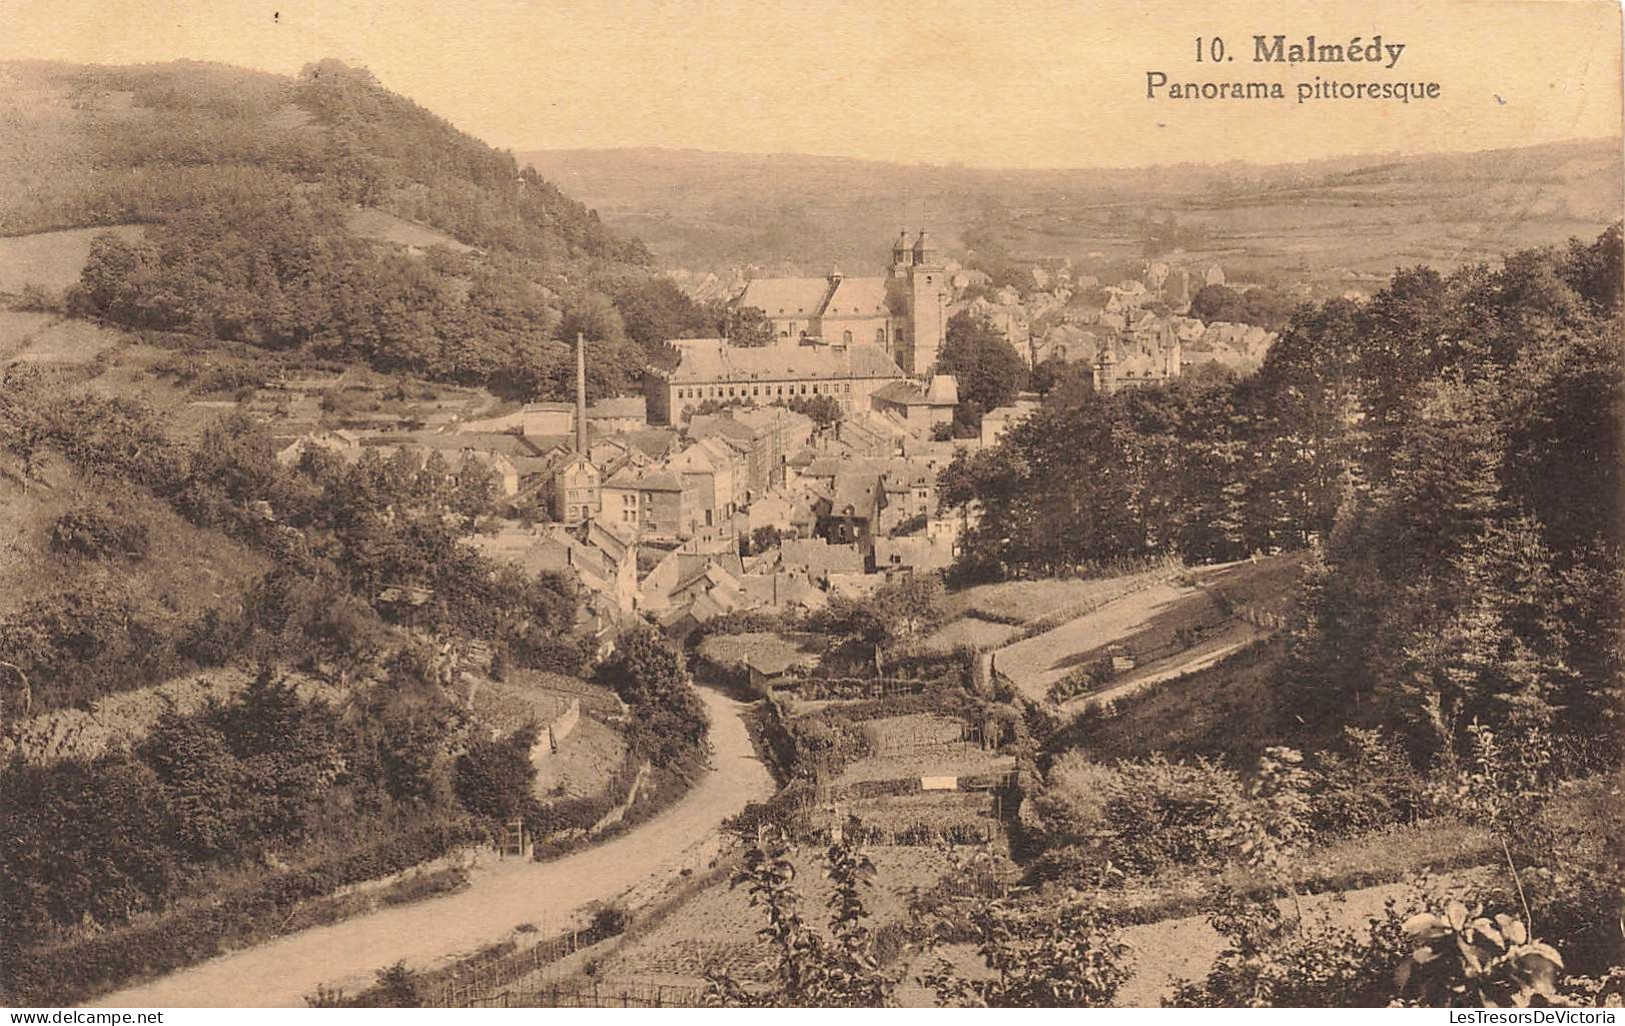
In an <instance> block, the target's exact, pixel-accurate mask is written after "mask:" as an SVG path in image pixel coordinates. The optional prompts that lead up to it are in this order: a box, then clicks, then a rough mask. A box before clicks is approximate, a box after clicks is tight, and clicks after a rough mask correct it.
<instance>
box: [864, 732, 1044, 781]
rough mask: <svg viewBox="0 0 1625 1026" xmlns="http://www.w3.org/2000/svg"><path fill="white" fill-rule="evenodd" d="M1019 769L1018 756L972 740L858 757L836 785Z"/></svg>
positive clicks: (964, 775) (973, 774) (957, 775)
mask: <svg viewBox="0 0 1625 1026" xmlns="http://www.w3.org/2000/svg"><path fill="white" fill-rule="evenodd" d="M1015 768H1016V757H1015V756H1013V755H1000V754H999V753H998V752H993V751H987V750H986V749H984V748H982V746H981V745H978V744H972V743H969V742H958V743H955V744H947V745H937V746H935V747H930V748H916V749H913V750H911V751H906V752H897V753H895V754H892V755H884V756H873V757H870V758H867V759H858V760H856V761H855V762H852V763H850V764H848V765H847V767H846V768H845V769H844V770H842V771H841V775H840V776H839V777H838V778H836V780H835V783H836V786H843V785H850V784H858V783H862V782H865V781H870V780H909V779H914V778H918V777H970V776H981V775H984V774H992V773H1005V772H1008V771H1010V770H1013V769H1015Z"/></svg>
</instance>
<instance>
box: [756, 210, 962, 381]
mask: <svg viewBox="0 0 1625 1026" xmlns="http://www.w3.org/2000/svg"><path fill="white" fill-rule="evenodd" d="M951 293H952V286H951V284H950V281H949V277H948V274H947V270H946V267H945V266H944V264H943V260H942V254H941V252H940V251H939V250H938V249H937V248H936V246H935V244H934V243H932V241H931V239H930V237H929V236H928V235H927V233H925V232H923V231H922V232H920V234H919V237H918V238H917V239H915V240H914V241H913V242H910V241H909V238H908V233H907V232H904V233H902V234H901V235H900V236H899V238H898V239H897V241H896V243H894V244H893V246H892V266H891V272H890V273H889V274H887V275H882V276H875V277H860V278H848V277H846V276H845V275H843V274H842V273H841V272H840V270H839V269H838V268H837V269H834V270H831V271H830V273H829V274H828V275H827V276H826V277H823V278H757V279H754V280H752V281H751V282H750V283H749V284H747V285H746V286H745V291H744V294H743V295H741V296H740V297H739V305H740V306H742V307H754V308H756V309H758V310H760V311H762V313H763V314H765V315H766V316H767V319H768V321H769V322H771V323H772V325H773V332H774V334H775V335H777V336H778V337H779V339H780V340H782V341H787V342H794V341H797V340H799V339H802V338H822V339H823V340H824V341H826V342H828V343H830V344H832V345H847V346H852V345H872V346H877V347H879V348H881V349H883V350H885V352H886V353H887V354H888V355H890V356H891V358H892V359H893V361H895V362H896V363H897V364H898V366H899V367H901V368H902V369H903V371H904V372H905V373H907V374H910V375H913V376H915V377H919V378H924V377H925V376H926V375H928V374H930V373H931V368H932V367H933V366H934V365H935V364H936V362H937V354H938V353H939V352H940V351H941V349H942V341H943V333H944V332H945V331H946V330H947V322H948V319H947V314H946V313H945V309H946V306H947V302H948V299H949V296H950V295H951Z"/></svg>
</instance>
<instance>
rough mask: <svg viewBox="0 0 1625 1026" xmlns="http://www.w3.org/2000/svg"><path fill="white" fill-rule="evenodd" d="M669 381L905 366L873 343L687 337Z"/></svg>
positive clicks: (893, 370) (897, 372)
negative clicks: (760, 342)
mask: <svg viewBox="0 0 1625 1026" xmlns="http://www.w3.org/2000/svg"><path fill="white" fill-rule="evenodd" d="M678 355H679V360H678V364H677V367H676V368H675V369H674V370H672V371H670V372H669V374H668V380H670V381H671V382H672V383H673V384H687V383H689V382H702V381H787V380H797V381H802V380H834V379H843V378H902V377H903V370H902V368H901V367H898V366H897V362H896V361H895V360H893V359H892V358H891V356H890V355H888V354H887V352H886V351H885V350H884V349H882V348H880V347H879V346H876V345H870V344H868V343H860V344H856V345H850V346H807V345H801V344H800V343H799V342H797V341H796V340H787V341H784V342H780V343H778V344H776V345H770V346H754V347H748V346H732V345H729V344H728V343H727V342H725V341H724V340H722V339H685V340H683V344H682V345H681V346H679V347H678Z"/></svg>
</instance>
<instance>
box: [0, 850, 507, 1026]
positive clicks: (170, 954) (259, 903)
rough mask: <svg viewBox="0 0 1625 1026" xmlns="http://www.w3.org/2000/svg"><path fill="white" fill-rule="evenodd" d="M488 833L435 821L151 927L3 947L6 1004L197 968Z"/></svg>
mask: <svg viewBox="0 0 1625 1026" xmlns="http://www.w3.org/2000/svg"><path fill="white" fill-rule="evenodd" d="M483 836H484V835H483V833H482V832H481V831H480V830H479V829H478V828H477V827H476V826H475V825H474V824H472V823H470V822H465V821H455V822H442V823H435V824H432V825H429V826H425V827H420V828H418V829H415V830H410V831H406V832H404V833H401V834H398V835H396V836H393V837H390V838H388V839H386V840H383V841H379V842H377V843H375V844H373V845H370V846H369V847H366V848H363V849H361V850H359V851H355V852H351V853H349V854H347V855H342V856H338V857H336V858H332V859H328V860H325V861H323V862H318V863H316V864H314V865H310V866H306V867H303V868H300V869H294V870H290V871H288V872H284V873H279V874H277V875H276V876H273V877H271V878H269V879H267V880H265V881H263V882H261V883H259V884H256V885H254V886H252V887H248V888H244V889H242V890H239V891H236V892H228V893H226V894H223V895H221V896H220V897H219V898H218V899H216V900H214V901H212V902H211V903H210V904H208V905H205V906H200V907H195V908H187V909H182V910H177V911H175V912H171V913H168V914H165V915H162V916H160V917H158V918H157V919H154V920H153V921H152V922H149V923H143V924H140V925H136V926H130V927H125V928H123V929H119V930H116V931H114V932H111V933H105V934H101V935H99V936H96V937H89V938H86V939H84V940H80V941H73V942H70V943H67V944H59V945H55V946H52V947H47V948H40V949H35V950H32V951H24V950H16V949H12V950H0V1004H9V1005H13V1006H22V1007H28V1006H42V1005H62V1004H75V1003H79V1002H83V1001H84V1000H86V999H88V998H92V997H95V996H96V995H99V994H104V993H107V992H108V991H111V990H114V989H117V988H119V987H121V986H124V985H126V984H130V983H133V982H136V981H139V980H142V979H150V978H152V977H155V976H160V975H162V974H164V973H169V972H174V971H175V970H177V969H182V968H185V967H186V966H190V965H196V964H197V963H199V962H202V961H204V960H206V959H209V958H213V957H214V956H216V955H219V954H222V953H224V952H226V951H230V950H234V949H236V948H240V947H244V946H247V945H249V944H254V943H258V942H261V941H264V940H266V939H268V938H270V937H273V936H276V935H277V934H278V933H280V932H281V926H282V924H283V923H285V922H287V921H288V920H289V918H290V914H291V913H292V911H293V909H294V908H295V907H296V906H298V905H299V904H300V903H301V902H304V901H309V900H311V899H313V898H321V897H325V896H327V895H329V894H332V893H333V892H334V891H336V890H338V889H339V888H341V887H346V886H349V885H351V884H358V883H362V882H364V881H367V880H375V879H378V878H379V877H384V876H389V875H390V874H392V873H398V872H401V871H402V870H406V869H410V868H411V867H413V866H416V865H419V864H421V863H424V862H427V861H429V860H431V859H436V858H439V857H440V856H442V855H445V854H447V853H448V852H450V851H451V850H453V849H454V848H457V847H458V846H460V845H464V844H469V843H473V842H476V841H479V840H482V839H483ZM7 947H9V945H5V944H4V941H3V939H0V948H7Z"/></svg>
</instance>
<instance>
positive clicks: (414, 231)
mask: <svg viewBox="0 0 1625 1026" xmlns="http://www.w3.org/2000/svg"><path fill="white" fill-rule="evenodd" d="M346 224H347V226H348V227H349V229H350V232H351V234H353V235H359V236H361V237H362V238H364V239H371V240H373V241H374V242H392V243H394V244H395V245H397V246H405V247H406V248H407V249H428V248H429V247H430V246H445V247H446V248H447V249H449V250H452V251H454V252H457V253H472V252H473V251H474V247H473V246H470V245H467V244H466V243H462V242H458V241H457V240H456V239H454V238H452V237H451V236H450V235H447V234H446V233H445V232H442V231H438V230H436V229H434V228H430V227H429V226H428V225H422V224H417V223H416V222H413V221H408V220H405V219H404V218H399V217H396V216H395V215H394V214H390V213H386V212H385V211H382V210H374V209H372V208H370V207H369V208H366V209H362V210H357V211H355V212H354V213H352V214H351V215H350V216H349V219H348V220H347V222H346Z"/></svg>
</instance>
